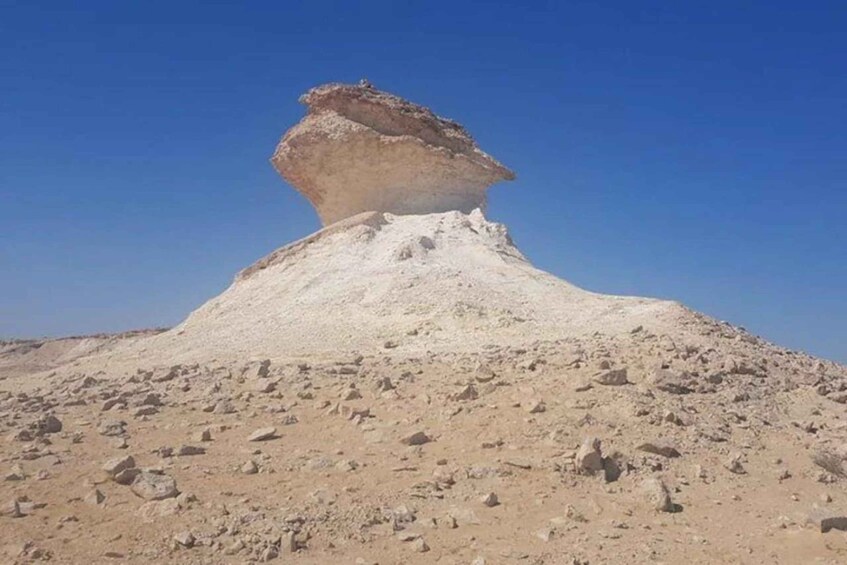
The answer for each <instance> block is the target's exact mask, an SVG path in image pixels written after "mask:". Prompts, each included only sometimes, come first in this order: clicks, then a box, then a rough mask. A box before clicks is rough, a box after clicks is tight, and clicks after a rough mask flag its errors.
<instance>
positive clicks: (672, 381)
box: [649, 369, 694, 394]
mask: <svg viewBox="0 0 847 565" xmlns="http://www.w3.org/2000/svg"><path fill="white" fill-rule="evenodd" d="M649 382H650V384H652V386H653V387H655V388H657V389H658V390H661V391H663V392H667V393H670V394H689V393H692V392H694V387H693V386H692V384H691V380H690V378H688V377H687V375H682V374H677V373H674V372H672V371H669V370H666V369H659V370H657V371H655V372H654V373H653V375H652V376H651V377H650V379H649Z"/></svg>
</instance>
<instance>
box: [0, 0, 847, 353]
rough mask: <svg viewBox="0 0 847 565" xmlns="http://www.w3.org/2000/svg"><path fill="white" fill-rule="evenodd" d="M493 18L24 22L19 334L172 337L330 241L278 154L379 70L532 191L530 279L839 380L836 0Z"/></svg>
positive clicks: (505, 207)
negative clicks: (313, 242) (684, 325)
mask: <svg viewBox="0 0 847 565" xmlns="http://www.w3.org/2000/svg"><path fill="white" fill-rule="evenodd" d="M478 6H479V7H477V4H475V3H473V2H469V3H440V2H428V3H426V4H424V3H418V2H410V3H408V4H402V5H398V4H396V3H382V2H375V3H373V4H368V5H367V6H364V7H351V6H349V5H348V4H346V3H343V2H332V1H328V0H327V1H323V2H315V3H303V4H302V5H301V4H298V3H291V4H290V5H287V6H281V5H279V4H278V3H272V2H264V1H259V2H255V3H251V5H250V6H222V5H215V6H203V5H201V4H199V3H198V4H197V5H196V6H195V5H193V3H192V2H190V1H189V2H185V3H179V5H177V6H173V5H170V4H167V3H164V2H157V1H155V0H154V1H151V2H149V3H145V5H144V6H133V5H116V4H114V3H110V2H105V1H102V0H93V1H92V2H89V3H87V4H86V8H85V9H79V8H72V7H68V6H67V5H66V4H64V3H59V2H42V3H39V5H37V6H36V5H32V4H20V5H18V4H16V5H13V6H10V7H6V10H4V16H5V18H4V20H3V21H2V22H0V32H2V33H0V43H2V45H3V47H4V52H5V53H7V56H6V57H4V58H2V60H0V77H2V79H0V80H2V81H3V91H4V97H3V100H2V102H0V131H2V132H3V134H2V135H0V202H2V203H3V205H2V206H0V273H1V274H2V276H0V336H4V337H2V338H0V339H4V340H14V339H43V338H61V337H73V336H84V335H92V334H98V333H99V334H114V333H121V332H125V331H137V330H143V329H152V327H154V326H159V327H173V326H175V325H177V324H178V323H179V322H181V321H182V320H183V319H184V318H185V317H186V316H187V315H188V314H189V313H190V312H191V311H193V310H194V309H196V308H198V307H199V306H200V305H202V304H203V303H204V302H205V301H206V300H208V299H210V298H212V297H214V296H215V295H217V294H218V293H220V292H221V291H223V290H224V289H225V288H227V287H228V286H229V284H231V282H232V278H233V276H234V275H235V273H236V272H237V271H238V270H240V269H241V268H243V267H245V266H247V265H249V264H251V263H253V262H254V261H256V260H258V259H259V258H261V257H263V256H264V255H266V254H268V253H270V252H272V251H273V250H274V249H277V248H279V247H282V246H284V245H286V244H288V243H290V242H293V241H295V240H297V239H300V238H302V237H305V236H307V235H308V234H310V233H313V232H314V231H316V230H317V229H318V228H319V227H320V226H319V222H318V219H317V215H316V214H315V212H314V210H313V209H312V208H311V207H310V206H309V204H308V203H307V202H306V200H305V199H304V198H303V197H302V196H300V195H299V194H298V193H296V192H295V191H294V190H293V189H292V188H291V187H289V186H287V185H286V184H285V182H284V181H283V180H282V179H281V178H280V177H279V176H277V175H276V173H275V172H274V170H273V169H272V167H271V166H270V164H269V163H268V159H269V157H270V155H271V153H272V152H273V149H274V147H275V145H276V143H277V142H278V141H279V138H280V137H281V136H282V134H283V133H284V132H285V131H286V130H287V129H288V128H290V127H291V126H292V125H294V124H295V123H297V121H299V120H300V119H301V117H302V116H303V115H304V112H305V109H304V107H303V106H301V105H300V104H298V102H297V98H298V97H299V96H300V95H301V94H303V93H304V92H305V91H306V90H308V89H309V88H311V87H314V86H317V85H319V84H322V83H326V82H347V83H356V82H357V81H358V80H359V79H361V78H367V79H369V80H370V81H371V82H372V83H373V84H374V85H375V86H376V87H377V88H379V89H381V90H386V91H388V92H391V93H393V94H397V95H399V96H402V97H403V98H406V99H408V100H411V101H413V102H416V103H419V104H422V105H425V106H427V107H429V108H431V109H432V110H433V111H434V112H435V113H436V114H438V115H439V116H443V117H446V118H450V119H453V120H455V121H457V122H458V123H460V124H462V125H463V126H465V127H466V128H467V130H468V131H469V132H470V134H471V135H472V136H474V138H475V139H476V140H477V142H478V144H479V146H480V148H481V149H482V150H483V151H485V152H486V153H489V154H490V155H492V156H493V157H494V158H495V159H497V160H499V161H500V162H502V163H503V164H504V165H505V166H507V167H509V168H510V169H512V170H514V171H515V172H516V173H517V180H515V181H513V182H507V183H501V184H498V185H495V186H494V187H493V188H491V189H490V190H489V204H488V209H487V212H486V216H487V217H488V218H490V219H491V220H493V221H497V222H501V223H504V224H505V225H506V226H507V227H508V228H509V231H510V233H511V235H512V237H513V239H514V240H515V242H516V245H517V246H518V248H519V249H520V250H521V251H522V252H523V253H524V254H525V255H526V256H527V258H528V259H529V260H530V261H531V262H532V263H533V265H535V266H536V267H537V268H539V269H542V270H544V271H547V272H550V273H552V274H554V275H555V276H557V277H560V278H563V279H565V280H568V281H569V282H572V283H573V284H575V285H577V286H579V287H581V288H584V289H587V290H590V291H593V292H599V293H604V294H616V295H628V296H645V297H650V298H658V299H664V300H675V301H677V302H680V303H682V304H684V305H685V306H687V307H689V308H691V309H693V310H696V311H698V312H702V313H704V314H706V315H708V316H710V317H712V318H715V319H718V320H725V321H728V322H729V323H731V324H733V325H735V326H739V327H744V328H745V329H746V330H747V331H749V332H750V333H751V334H754V335H757V336H760V337H762V338H763V339H765V340H767V341H769V342H771V343H774V344H776V345H779V346H780V347H785V348H787V349H791V350H798V351H804V352H808V353H810V354H812V355H815V356H818V357H822V358H825V359H830V360H833V361H837V362H840V363H847V324H845V321H847V296H845V294H847V293H845V289H847V244H845V242H847V222H845V221H844V213H845V210H847V190H845V182H847V181H845V179H847V160H845V159H844V155H845V154H847V130H845V128H844V124H845V123H847V107H845V104H844V100H847V39H845V34H844V33H843V30H844V29H847V9H845V8H844V6H843V5H842V4H841V3H835V2H820V3H815V5H814V6H812V7H808V6H802V7H798V6H797V5H795V4H794V3H789V2H786V1H781V0H777V1H776V2H771V3H768V4H765V3H752V4H750V5H745V6H738V5H736V4H735V3H729V2H710V3H697V2H694V3H686V5H684V6H682V5H681V6H667V5H664V4H663V3H649V2H648V3H647V4H639V5H633V4H631V3H627V2H610V3H606V4H604V5H603V6H595V5H590V4H588V3H581V2H574V3H568V4H567V5H565V3H546V4H545V3H539V4H538V5H533V6H526V5H525V4H524V3H520V2H489V3H485V4H479V5H478ZM447 16H449V17H447Z"/></svg>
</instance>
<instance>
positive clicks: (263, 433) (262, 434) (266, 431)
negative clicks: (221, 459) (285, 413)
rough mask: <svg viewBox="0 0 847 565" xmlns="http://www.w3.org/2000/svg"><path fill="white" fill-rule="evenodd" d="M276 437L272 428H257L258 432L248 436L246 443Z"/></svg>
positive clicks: (274, 429)
mask: <svg viewBox="0 0 847 565" xmlns="http://www.w3.org/2000/svg"><path fill="white" fill-rule="evenodd" d="M276 437H277V435H276V428H274V427H267V428H259V429H258V430H256V431H254V432H253V433H252V434H250V436H249V437H248V438H247V441H267V440H269V439H274V438H276Z"/></svg>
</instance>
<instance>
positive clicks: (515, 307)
mask: <svg viewBox="0 0 847 565" xmlns="http://www.w3.org/2000/svg"><path fill="white" fill-rule="evenodd" d="M680 316H683V317H684V316H691V314H690V313H689V312H688V311H687V310H686V309H684V308H682V307H681V306H679V305H678V304H676V303H673V302H667V301H660V300H652V299H645V298H627V297H619V296H604V295H600V294H595V293H591V292H587V291H585V290H582V289H580V288H577V287H575V286H573V285H572V284H570V283H568V282H566V281H564V280H561V279H558V278H556V277H554V276H553V275H550V274H548V273H545V272H543V271H541V270H538V269H536V268H535V267H533V266H532V265H531V264H530V263H529V262H528V261H527V260H526V259H525V258H524V257H523V255H522V254H521V253H520V251H518V249H517V248H516V247H515V246H514V244H513V243H512V241H511V239H510V238H509V235H508V233H507V231H506V228H505V227H504V226H503V225H501V224H497V223H493V222H490V221H488V220H486V219H485V217H483V215H482V213H481V212H480V211H479V210H476V211H474V212H472V213H470V214H463V213H461V212H456V211H454V212H445V213H440V214H428V215H417V216H409V215H406V216H398V215H393V214H388V213H379V212H371V213H365V214H361V215H358V216H356V217H354V218H349V219H348V220H345V221H344V222H341V223H338V224H335V225H333V226H330V227H329V228H325V229H324V230H322V231H319V232H317V233H316V234H314V235H312V236H310V237H308V238H306V239H304V240H301V241H298V242H295V243H293V244H291V245H288V246H286V247H283V248H281V249H279V250H277V251H275V252H274V253H272V254H271V255H269V256H268V257H266V258H264V259H262V260H261V261H259V262H257V263H256V264H254V265H253V266H251V267H248V268H247V269H245V270H244V271H242V272H241V273H239V274H238V276H237V277H236V280H235V282H234V283H233V284H232V285H231V286H230V287H229V288H228V289H227V290H226V291H225V292H223V293H222V294H221V295H220V296H218V297H216V298H214V299H212V300H210V301H209V302H207V303H206V304H204V305H203V306H202V307H200V308H199V309H198V310H196V311H195V312H193V313H192V314H191V315H190V316H189V317H188V319H186V320H185V321H184V322H183V323H182V324H180V325H179V326H177V327H176V328H174V329H172V330H170V331H168V332H166V333H164V334H161V335H159V336H155V337H152V338H150V339H147V340H144V342H143V346H144V348H145V349H146V350H148V351H156V352H157V354H158V355H160V356H162V357H163V358H167V359H169V360H171V361H173V362H181V361H190V360H194V361H199V360H201V359H203V358H208V357H209V356H213V357H216V358H227V357H233V358H238V357H244V356H249V357H251V358H255V357H261V356H270V357H273V356H279V355H293V356H296V355H308V354H313V353H316V352H326V353H329V352H334V351H335V352H337V351H363V352H365V351H375V350H381V349H382V348H383V347H384V345H385V343H386V342H388V341H391V342H394V343H395V344H396V345H397V346H398V347H399V348H402V351H403V352H405V353H413V352H418V353H420V352H424V351H427V350H432V351H437V350H442V351H443V350H462V351H473V350H479V348H481V347H483V346H485V345H487V344H493V343H501V344H507V343H508V344H511V345H515V344H519V343H531V342H533V341H536V340H540V339H544V340H552V339H560V338H565V337H568V336H579V335H590V334H592V333H594V332H603V333H607V334H618V333H625V332H629V331H630V330H632V329H633V328H634V327H636V326H639V325H642V326H645V327H651V328H655V330H656V331H660V330H661V331H664V330H666V328H667V327H674V328H676V325H678V324H677V322H678V320H679V318H680Z"/></svg>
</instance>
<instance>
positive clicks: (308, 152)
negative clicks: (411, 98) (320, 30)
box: [271, 84, 515, 347]
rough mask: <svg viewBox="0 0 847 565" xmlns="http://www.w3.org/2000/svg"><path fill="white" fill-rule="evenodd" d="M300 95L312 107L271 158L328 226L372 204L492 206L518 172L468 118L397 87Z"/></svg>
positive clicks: (334, 88)
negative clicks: (455, 118) (471, 130)
mask: <svg viewBox="0 0 847 565" xmlns="http://www.w3.org/2000/svg"><path fill="white" fill-rule="evenodd" d="M300 100H301V102H303V103H304V104H306V105H307V106H308V107H309V112H308V114H307V115H306V117H305V118H303V120H301V121H300V123H299V124H297V125H296V126H294V127H293V128H291V129H290V130H289V131H288V132H286V134H285V136H284V137H283V138H282V141H280V143H279V145H278V146H277V148H276V151H275V152H274V155H273V157H272V158H271V162H272V163H273V165H274V168H276V170H277V171H278V172H279V174H280V175H282V176H283V177H284V178H285V180H286V181H288V182H289V183H290V184H291V185H292V186H294V187H295V188H296V189H297V190H298V191H299V192H301V193H302V194H303V195H304V196H305V197H306V198H307V199H308V200H309V201H310V202H311V203H312V205H313V206H314V207H315V209H316V210H317V212H318V215H319V216H320V218H321V221H322V222H323V224H324V225H329V224H332V223H335V222H338V221H339V220H343V219H344V218H348V217H350V216H354V215H356V214H359V213H362V212H368V211H378V212H390V213H392V214H427V213H432V212H445V211H447V210H460V211H463V212H466V213H467V212H470V211H471V210H473V209H474V208H480V207H483V206H484V203H485V190H486V188H488V186H490V185H491V184H493V183H496V182H499V181H502V180H511V179H513V178H514V176H515V175H514V173H512V172H511V171H509V170H508V169H506V168H505V167H504V166H503V165H501V164H500V163H498V162H497V161H495V160H494V159H492V158H491V157H489V156H488V155H486V154H485V153H483V152H482V151H480V150H479V148H477V146H476V143H474V141H473V139H472V138H471V137H470V136H469V135H468V133H467V132H466V131H465V130H464V128H462V127H461V126H460V125H458V124H456V123H455V122H452V121H450V120H445V119H443V118H439V117H438V116H436V115H435V114H433V113H432V112H431V111H430V110H429V109H427V108H424V107H423V106H418V105H417V104H413V103H411V102H407V101H406V100H403V99H402V98H400V97H398V96H394V95H393V94H388V93H387V92H382V91H379V90H376V89H374V88H366V87H362V86H356V85H345V84H326V85H323V86H318V87H316V88H313V89H311V90H310V91H309V92H307V93H306V94H305V95H303V96H302V97H301V99H300ZM385 343H386V344H387V345H389V347H391V346H395V345H396V343H395V342H394V341H389V342H385Z"/></svg>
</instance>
